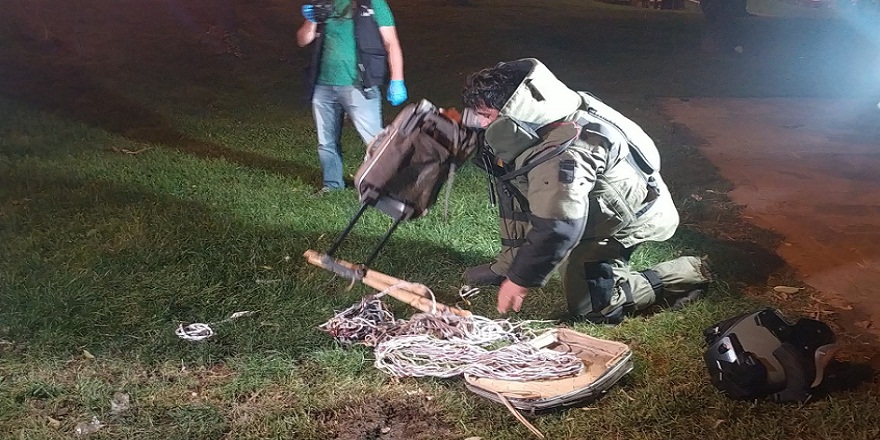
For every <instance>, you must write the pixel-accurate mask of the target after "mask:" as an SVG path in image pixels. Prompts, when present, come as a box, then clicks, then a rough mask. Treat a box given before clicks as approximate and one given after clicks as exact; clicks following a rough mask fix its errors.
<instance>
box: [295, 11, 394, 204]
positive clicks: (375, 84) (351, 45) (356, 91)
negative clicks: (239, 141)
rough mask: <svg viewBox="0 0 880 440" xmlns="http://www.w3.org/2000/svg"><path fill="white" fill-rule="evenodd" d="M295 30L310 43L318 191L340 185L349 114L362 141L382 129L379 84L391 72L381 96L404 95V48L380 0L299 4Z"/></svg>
mask: <svg viewBox="0 0 880 440" xmlns="http://www.w3.org/2000/svg"><path fill="white" fill-rule="evenodd" d="M302 14H303V17H305V19H306V20H305V22H304V23H303V24H302V26H300V28H299V30H298V31H297V33H296V41H297V43H298V44H299V46H300V47H303V46H306V45H309V44H312V45H314V54H313V57H312V62H311V64H310V66H309V75H308V81H309V82H308V86H309V91H308V93H309V97H310V99H311V102H312V113H313V115H314V117H315V125H316V128H317V132H318V159H319V160H320V162H321V168H322V170H323V175H324V177H323V181H324V182H323V187H322V188H321V190H320V191H318V193H317V194H318V195H320V194H324V193H327V192H329V191H333V190H339V189H342V188H344V187H345V183H344V181H343V172H342V146H341V144H340V135H341V133H342V121H343V117H344V114H348V117H349V118H350V119H351V121H352V123H353V124H354V127H355V129H356V130H357V132H358V134H360V136H361V139H363V141H364V143H369V142H370V140H372V139H373V137H374V136H376V135H377V134H378V133H379V131H380V130H382V100H381V95H380V93H381V92H380V88H379V87H380V85H381V84H382V83H383V82H384V81H385V78H386V77H387V76H388V73H389V72H390V82H389V83H388V91H387V94H386V99H388V101H389V102H390V103H391V105H395V106H397V105H400V104H402V103H403V102H404V101H406V98H407V92H406V86H405V85H404V82H403V51H402V50H401V48H400V42H399V41H398V38H397V28H396V27H395V25H394V16H393V15H392V14H391V9H390V8H389V7H388V3H387V2H386V1H385V0H359V1H355V0H326V1H322V2H316V3H315V4H308V5H304V6H303V7H302Z"/></svg>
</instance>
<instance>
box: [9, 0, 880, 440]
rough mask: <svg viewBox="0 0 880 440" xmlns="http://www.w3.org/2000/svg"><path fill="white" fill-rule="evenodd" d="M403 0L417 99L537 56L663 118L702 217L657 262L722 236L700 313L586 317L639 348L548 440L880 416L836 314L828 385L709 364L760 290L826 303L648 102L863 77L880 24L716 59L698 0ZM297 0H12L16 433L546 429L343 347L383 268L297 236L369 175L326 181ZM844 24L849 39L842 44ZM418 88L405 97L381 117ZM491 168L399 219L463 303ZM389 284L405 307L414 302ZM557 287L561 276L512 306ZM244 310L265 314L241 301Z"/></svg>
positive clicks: (481, 238)
mask: <svg viewBox="0 0 880 440" xmlns="http://www.w3.org/2000/svg"><path fill="white" fill-rule="evenodd" d="M464 4H470V5H471V6H463V5H464ZM224 5H227V6H228V5H232V7H233V9H232V10H233V11H235V12H236V13H237V16H236V17H237V20H238V21H237V29H238V32H237V34H236V36H237V38H238V40H237V44H238V47H239V49H240V53H242V54H243V55H245V56H244V57H237V56H235V51H234V50H232V49H230V47H228V46H224V45H225V44H226V43H228V42H229V40H227V41H225V42H224V41H220V42H219V43H218V41H217V40H216V39H212V38H213V37H212V35H216V32H214V31H212V30H211V23H215V24H216V23H217V22H218V20H220V19H222V18H223V11H224V9H223V8H224ZM392 6H393V8H394V11H395V15H396V17H397V21H398V27H399V32H400V35H401V40H402V43H403V45H404V51H405V54H406V66H407V68H406V70H407V85H408V87H409V91H410V97H411V99H416V98H420V97H426V98H429V99H431V100H433V101H434V102H436V103H437V104H439V105H444V106H456V105H460V104H459V103H458V98H457V93H458V91H459V89H460V87H461V85H462V83H463V78H464V76H465V75H466V74H467V73H469V72H471V71H473V70H476V69H479V68H482V67H485V66H487V65H492V64H494V63H495V62H497V61H499V60H503V59H511V58H515V57H524V56H537V57H539V58H541V59H542V60H543V61H545V62H546V63H547V64H549V65H550V67H551V68H553V69H554V70H555V71H557V72H558V73H559V76H560V77H562V78H563V79H564V80H566V81H568V82H569V83H570V84H572V86H573V87H577V88H583V89H589V90H591V91H593V92H595V93H597V94H599V95H600V96H603V97H604V98H605V99H606V100H607V101H609V102H610V103H611V104H612V105H614V106H616V107H618V108H620V109H621V110H623V112H624V113H626V114H628V115H631V116H632V117H633V118H634V119H636V120H637V121H639V122H640V123H641V124H643V125H644V126H645V127H646V129H647V130H648V132H649V133H651V134H652V135H654V137H655V138H656V139H657V141H658V144H659V145H660V147H661V148H662V149H663V154H664V160H665V162H664V163H665V165H664V170H666V171H665V173H666V175H667V176H668V177H667V180H668V181H669V182H670V186H671V189H672V190H673V191H674V192H675V196H676V201H677V203H678V205H679V207H680V208H681V210H682V218H683V220H684V221H683V225H682V227H681V228H680V230H679V232H678V233H677V235H676V236H675V237H674V238H673V239H672V240H670V241H668V242H666V243H660V244H653V245H649V246H645V247H644V248H642V249H641V250H640V251H639V252H638V253H637V254H636V256H635V262H636V264H637V265H638V266H640V267H647V266H649V265H651V264H653V263H655V262H659V261H662V260H664V259H667V258H670V257H673V256H677V255H709V256H710V257H711V258H712V260H713V262H714V264H715V269H716V271H717V273H718V276H719V282H718V283H716V285H715V287H714V288H713V289H712V291H710V294H709V296H708V298H707V299H706V300H704V301H701V302H699V303H697V304H696V305H694V306H692V307H689V308H687V309H686V310H684V311H682V312H677V313H671V312H668V311H659V312H657V313H653V314H649V315H646V316H641V317H636V318H633V319H630V320H628V321H627V322H625V323H624V324H622V325H620V326H618V327H614V328H606V327H597V326H589V325H585V324H579V325H577V326H576V328H577V329H578V330H581V331H584V332H587V333H589V334H593V335H597V336H600V337H606V338H610V339H614V340H618V341H623V342H626V343H627V344H629V345H630V346H631V347H632V349H633V350H634V352H635V357H636V367H635V370H634V371H633V372H632V373H631V374H629V375H628V376H626V377H625V379H624V380H623V381H621V382H620V383H619V384H618V385H616V386H615V387H614V388H612V389H611V391H610V392H609V394H608V395H607V396H605V397H604V398H603V399H601V400H599V401H598V402H596V403H594V404H591V405H589V406H587V407H586V408H582V409H570V410H566V411H560V412H555V413H551V414H547V415H544V416H541V417H539V418H535V419H533V423H534V424H535V425H536V426H537V427H538V428H539V429H540V430H541V431H543V432H544V433H545V434H546V435H547V436H548V438H559V439H577V438H590V437H596V438H609V439H612V438H630V439H665V438H688V439H689V438H697V437H702V438H718V439H740V438H744V437H749V438H755V439H778V438H803V439H848V440H850V439H872V438H877V437H878V435H880V432H878V428H877V427H878V426H880V416H878V414H880V401H878V394H877V389H878V388H877V383H876V379H875V378H874V377H873V370H871V369H870V366H869V365H868V364H867V358H868V357H870V356H871V355H872V354H874V353H876V347H875V346H867V345H863V344H861V342H860V341H859V339H858V338H857V337H856V336H855V335H842V336H841V337H842V339H843V341H844V342H845V349H844V351H843V352H842V353H841V354H840V355H839V356H838V358H839V360H840V362H839V365H838V369H837V370H835V372H833V373H834V374H832V377H831V378H830V379H829V381H828V383H829V385H828V386H827V389H826V390H825V391H826V392H827V394H823V395H822V396H821V397H820V398H819V399H817V400H816V401H814V402H812V403H810V404H808V405H802V406H799V405H776V404H772V403H769V402H763V401H760V402H739V401H730V400H727V399H725V398H724V397H722V396H721V395H720V394H719V393H718V392H717V391H716V390H715V389H714V388H712V387H711V385H710V384H709V383H708V377H707V376H706V373H705V370H704V368H705V367H704V366H703V364H702V361H701V358H700V356H701V353H702V340H701V332H702V329H703V328H705V327H707V326H709V325H711V324H712V323H714V322H716V321H718V320H720V319H723V318H726V317H729V316H732V315H733V314H737V313H740V312H745V311H749V310H753V309H755V308H757V307H760V306H762V305H766V304H772V305H777V306H780V307H783V308H785V309H786V310H787V311H789V312H790V313H793V314H798V313H799V312H802V311H804V310H807V309H809V308H810V307H811V304H812V303H811V302H810V301H809V299H808V298H806V297H804V298H802V299H800V300H791V301H788V302H785V303H780V302H779V301H778V300H779V298H776V297H774V296H773V295H772V293H768V290H769V289H767V288H766V287H767V286H771V285H774V284H777V283H778V284H781V283H797V280H796V279H794V278H792V272H791V270H790V269H789V268H787V267H786V266H785V265H784V263H783V262H782V261H781V260H780V259H779V258H778V257H777V256H776V255H775V254H774V253H773V252H772V249H773V248H774V247H775V246H774V245H773V244H774V243H778V241H779V237H777V236H776V235H775V234H773V233H772V232H770V231H762V230H758V229H757V228H755V227H753V226H750V225H748V224H747V223H743V222H741V221H740V220H739V218H738V217H737V214H738V211H737V208H736V206H733V205H732V204H731V203H730V201H729V200H728V199H727V198H726V197H725V196H724V193H725V192H726V191H728V190H729V189H730V185H729V184H728V183H727V182H725V181H723V180H722V179H720V178H719V177H718V176H717V175H715V174H714V171H713V169H712V167H711V166H710V165H709V164H708V163H707V162H706V161H705V160H704V159H703V158H702V157H701V156H700V155H699V153H698V150H697V149H696V145H697V144H698V142H699V140H698V139H693V138H691V137H689V136H688V135H687V133H685V132H682V131H681V130H679V129H678V128H675V127H672V126H670V124H669V123H668V122H667V121H666V120H665V119H664V118H663V117H662V115H660V114H659V113H658V112H657V111H656V106H655V105H654V104H653V103H654V98H656V97H681V98H687V97H694V96H720V97H726V96H730V97H752V96H853V95H856V94H857V93H859V89H858V87H862V90H864V87H867V85H868V84H869V83H870V81H871V80H872V78H873V77H870V76H869V75H867V74H865V73H864V72H860V71H858V70H857V69H850V68H847V67H846V64H845V63H846V62H849V61H851V60H852V59H857V58H859V57H862V59H874V58H871V57H876V53H878V51H876V50H875V49H876V47H875V46H872V45H871V44H869V43H867V42H864V41H862V40H860V38H861V37H860V36H859V35H860V34H856V33H851V31H850V30H849V29H850V28H849V27H847V26H841V25H839V24H838V23H831V22H823V21H809V20H806V21H805V20H793V19H768V18H756V19H753V20H749V22H748V24H747V25H748V26H749V27H750V30H751V31H752V32H749V34H748V35H749V38H750V39H751V40H755V41H754V44H751V45H746V48H747V51H746V56H744V57H707V56H705V55H703V54H701V53H700V52H699V51H698V46H699V38H700V32H701V31H700V18H699V16H698V15H696V14H693V13H691V12H665V11H664V12H658V11H652V10H649V11H645V10H638V9H633V8H629V7H625V6H616V5H608V4H601V3H593V2H589V1H586V0H558V1H554V2H545V3H540V4H535V3H534V2H524V1H518V0H516V1H505V2H501V1H495V0H477V1H472V2H451V1H441V0H426V1H419V2H404V1H392ZM299 22H300V18H299V16H298V14H297V13H296V11H295V10H294V8H292V7H291V5H290V4H287V3H286V2H278V1H271V0H260V1H250V2H244V1H241V2H237V1H236V2H226V3H224V2H208V1H196V0H192V1H189V2H165V1H158V0H156V1H151V0H128V1H124V2H119V1H109V0H88V1H83V2H76V4H73V2H71V3H67V2H63V3H51V4H50V3H49V2H48V1H28V2H25V1H13V2H10V4H8V5H4V13H3V14H0V59H2V60H3V61H2V62H0V255H2V259H0V438H16V439H57V438H70V437H73V436H74V435H75V434H74V432H75V429H76V427H77V426H78V425H81V424H83V423H88V422H89V421H91V420H92V418H93V417H96V418H97V419H98V420H99V421H100V422H101V423H102V424H103V426H102V427H101V429H99V430H97V431H96V432H95V433H93V434H90V436H89V437H90V438H106V439H127V438H131V439H135V438H137V439H144V438H151V439H152V438H156V439H159V438H161V439H219V438H236V439H248V438H250V439H257V438H260V439H263V438H297V439H325V438H340V439H349V438H351V439H401V438H408V439H435V438H466V437H482V438H485V439H490V438H491V439H520V438H524V437H526V436H528V435H529V434H528V431H527V430H525V428H523V427H522V426H520V425H519V424H518V423H517V422H516V421H515V420H514V419H513V418H512V417H511V415H510V414H508V413H507V411H506V410H505V409H504V407H503V406H501V405H497V404H494V403H492V402H489V401H487V400H485V399H482V398H479V397H477V396H475V395H473V394H471V393H470V392H468V391H467V390H466V389H465V388H464V385H463V383H462V381H460V380H435V379H400V380H397V379H392V378H390V377H387V376H384V375H383V374H382V373H380V372H378V371H377V370H376V369H375V368H373V367H372V364H371V362H372V361H371V353H370V352H369V350H367V349H364V348H353V349H344V348H341V347H339V346H337V345H336V344H334V342H333V341H332V340H331V338H330V337H329V336H327V335H325V334H323V333H321V332H320V331H318V330H317V328H316V327H317V326H318V325H319V324H321V323H322V322H324V321H325V320H327V319H329V317H331V316H332V314H333V312H334V311H335V310H341V309H343V308H345V307H348V306H349V305H351V304H353V303H354V302H356V301H358V300H359V299H360V298H361V297H362V296H364V295H366V294H368V293H370V290H369V289H367V288H366V287H365V286H361V285H356V286H354V287H352V288H351V289H350V290H349V289H347V287H348V285H347V283H346V282H344V281H343V280H339V279H336V278H333V277H332V276H331V275H330V274H328V273H326V272H324V271H321V270H319V269H317V268H315V267H313V266H310V265H308V264H306V263H305V262H304V260H303V259H302V257H301V254H302V252H303V251H305V250H306V249H309V248H311V249H318V250H323V249H326V248H327V247H329V245H330V244H331V243H332V241H333V239H334V238H335V237H336V236H337V234H338V233H339V232H340V231H341V230H342V228H344V226H345V225H346V223H347V222H348V220H349V218H350V217H351V215H352V214H353V213H354V212H355V210H356V208H357V203H356V196H355V194H354V193H353V191H351V190H346V191H344V192H341V193H338V194H332V195H330V196H328V197H324V198H320V199H313V198H310V197H309V194H310V193H311V192H313V191H314V190H315V189H316V188H317V187H318V186H319V183H320V182H319V178H320V177H319V176H320V167H319V165H318V162H317V157H316V156H317V155H316V154H315V152H314V143H315V139H314V138H315V134H314V126H313V121H312V119H311V114H310V111H309V108H308V107H307V106H306V105H304V104H303V103H302V100H301V99H300V94H301V88H300V84H299V71H300V68H301V66H302V65H304V63H305V60H306V59H307V57H308V54H307V52H308V51H307V50H304V49H297V48H295V44H294V41H293V31H294V29H295V27H296V26H297V25H298V24H299ZM829 33H830V34H829ZM827 35H833V36H845V37H847V38H848V41H851V42H852V44H850V45H847V46H843V47H837V48H834V50H830V45H829V42H828V41H827V38H831V37H826V36H827ZM762 38H764V39H765V40H760V39H762ZM750 42H751V41H750ZM759 43H760V44H759ZM218 44H219V46H218ZM218 47H219V50H218ZM753 48H754V50H753ZM233 49H234V48H233ZM872 50H873V52H872ZM218 52H219V53H218ZM872 54H873V55H872ZM866 57H867V58H866ZM396 110H397V109H395V108H391V107H387V106H386V107H385V116H386V120H387V119H390V118H391V117H392V116H393V115H394V114H395V112H396ZM679 128H680V127H679ZM344 144H345V145H346V150H345V155H346V156H345V159H346V166H347V170H346V171H347V172H348V173H353V172H354V171H355V169H356V167H357V164H358V160H359V159H360V157H361V155H362V150H361V147H359V140H358V138H357V135H356V134H355V133H354V130H352V129H350V128H347V129H346V132H345V136H344ZM485 191H486V190H485V180H484V177H483V176H482V175H480V174H479V173H478V172H477V171H476V170H475V169H473V168H471V167H466V168H464V169H462V170H461V172H460V173H459V174H458V175H457V177H456V180H455V186H454V188H453V195H452V197H451V199H450V202H449V203H450V205H449V221H444V219H443V216H442V215H441V214H442V205H439V204H438V206H437V207H436V208H435V209H434V211H433V212H432V213H431V214H430V215H428V216H427V217H425V218H423V219H419V220H417V221H414V222H410V223H406V224H404V225H402V226H401V227H400V228H399V229H398V231H397V232H396V233H395V235H394V237H392V239H391V241H390V242H389V244H388V247H387V249H386V250H385V251H383V253H382V255H381V256H380V258H379V259H378V260H377V262H376V269H378V270H380V271H382V272H386V273H389V274H392V275H395V276H398V277H402V278H406V279H409V280H413V281H418V282H422V283H425V284H427V285H429V286H431V287H432V288H433V289H434V290H435V291H436V292H437V293H438V294H439V295H440V296H441V300H445V301H447V302H453V301H454V294H455V292H456V291H457V289H458V287H459V278H458V277H459V275H460V273H461V271H462V270H463V268H465V267H467V266H469V265H472V264H477V263H481V262H484V261H486V260H487V259H489V258H491V256H492V255H493V254H494V252H495V251H496V246H497V245H496V235H495V234H496V232H495V228H496V220H495V213H494V209H493V208H491V207H490V206H488V204H487V198H486V195H485ZM693 195H698V196H700V197H693ZM388 225H389V220H388V218H387V217H384V216H383V215H381V214H379V213H376V212H368V214H367V215H366V216H365V218H364V221H363V222H362V223H360V224H359V225H358V227H357V228H356V229H355V231H354V233H353V236H352V237H351V238H350V239H349V240H347V241H346V243H345V245H344V246H343V248H342V249H340V256H342V257H344V258H346V259H349V260H355V261H356V260H358V259H360V258H365V256H366V255H367V254H368V252H369V249H370V248H371V246H372V245H373V244H374V243H375V242H376V240H377V239H378V237H379V236H380V235H381V233H382V232H383V231H384V230H385V228H387V226H388ZM493 296H494V295H493V291H492V290H491V289H487V290H486V291H485V292H484V293H483V294H482V295H481V296H479V297H478V298H477V299H476V300H475V301H474V304H473V310H474V311H475V312H476V313H479V314H483V315H486V316H492V317H494V316H496V314H495V312H494V311H493V309H494V306H493ZM391 306H392V307H393V308H394V310H395V311H396V312H397V313H398V316H399V317H405V316H407V315H408V314H409V313H412V310H411V309H408V308H406V307H404V306H402V305H400V304H391ZM562 308H563V299H562V295H561V292H560V286H559V281H558V279H552V280H551V281H550V283H549V284H548V286H546V287H545V288H544V289H543V293H541V294H538V293H536V294H533V296H532V298H530V300H529V304H528V307H527V309H526V310H524V311H523V312H521V313H519V314H518V315H517V316H515V318H517V319H534V318H544V317H546V316H549V315H552V314H554V313H556V312H558V311H561V310H562ZM243 310H252V311H256V313H255V314H254V315H252V316H248V317H243V318H239V319H236V320H230V321H225V322H224V319H226V318H227V317H229V316H230V315H231V314H232V313H234V312H236V311H243ZM828 317H829V318H833V315H828ZM179 322H207V323H216V325H215V326H214V329H215V331H216V332H217V334H216V335H215V336H214V337H213V338H211V339H209V340H207V341H204V342H201V343H192V342H187V341H183V340H180V339H179V338H177V337H176V336H175V334H174V330H175V328H176V326H177V324H178V323H179ZM119 393H122V394H124V395H126V396H128V397H129V398H130V407H129V408H128V409H126V410H118V409H114V407H113V406H112V405H111V401H113V400H114V396H115V395H117V394H119Z"/></svg>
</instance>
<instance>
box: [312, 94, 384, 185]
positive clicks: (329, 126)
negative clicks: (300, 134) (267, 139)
mask: <svg viewBox="0 0 880 440" xmlns="http://www.w3.org/2000/svg"><path fill="white" fill-rule="evenodd" d="M343 112H345V113H347V114H348V117H349V119H351V122H352V123H353V124H354V128H355V129H356V130H357V132H358V134H360V135H361V139H363V141H364V143H365V144H368V143H369V142H370V141H371V140H372V139H373V137H375V136H376V135H377V134H379V131H381V130H382V99H381V97H380V94H379V88H378V87H373V88H370V89H367V90H364V91H361V90H360V89H358V88H357V87H354V86H324V85H317V86H315V94H314V96H313V97H312V113H313V114H314V116H315V127H316V128H317V130H318V160H320V161H321V169H322V170H323V173H324V186H325V187H327V188H331V189H341V188H344V187H345V183H344V182H343V180H342V179H343V177H342V145H341V143H340V136H341V134H342V120H343Z"/></svg>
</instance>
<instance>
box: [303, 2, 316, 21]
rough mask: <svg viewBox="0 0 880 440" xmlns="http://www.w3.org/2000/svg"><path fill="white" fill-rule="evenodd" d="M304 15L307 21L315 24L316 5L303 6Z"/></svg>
mask: <svg viewBox="0 0 880 440" xmlns="http://www.w3.org/2000/svg"><path fill="white" fill-rule="evenodd" d="M302 14H303V17H305V18H306V20H308V21H311V22H312V23H315V5H303V6H302Z"/></svg>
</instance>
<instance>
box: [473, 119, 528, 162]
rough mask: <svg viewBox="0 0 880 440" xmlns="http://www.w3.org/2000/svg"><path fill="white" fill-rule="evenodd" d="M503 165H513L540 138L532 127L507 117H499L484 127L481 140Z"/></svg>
mask: <svg viewBox="0 0 880 440" xmlns="http://www.w3.org/2000/svg"><path fill="white" fill-rule="evenodd" d="M483 139H484V140H485V142H486V144H487V145H488V146H489V147H491V148H492V151H494V152H495V157H496V158H497V159H500V160H501V161H502V162H503V163H505V164H509V163H513V161H514V159H516V157H517V156H519V155H520V154H522V152H523V151H525V150H527V149H529V148H530V147H532V146H534V145H536V144H537V143H538V142H540V141H541V138H540V137H539V136H538V134H537V133H536V132H535V130H534V129H533V128H532V127H529V126H528V125H527V124H523V123H521V122H519V121H517V120H515V119H513V118H510V117H507V116H499V117H498V119H496V120H494V121H492V123H491V124H489V126H488V127H486V132H485V136H484V138H483Z"/></svg>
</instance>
